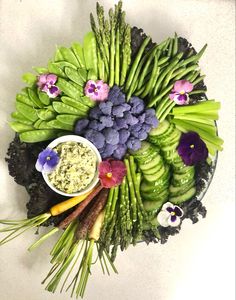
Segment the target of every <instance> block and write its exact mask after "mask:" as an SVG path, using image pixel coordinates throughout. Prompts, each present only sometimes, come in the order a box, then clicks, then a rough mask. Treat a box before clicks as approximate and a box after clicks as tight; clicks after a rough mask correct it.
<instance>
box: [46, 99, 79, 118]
mask: <svg viewBox="0 0 236 300" xmlns="http://www.w3.org/2000/svg"><path fill="white" fill-rule="evenodd" d="M52 106H53V108H54V110H55V111H56V112H57V113H59V114H69V115H78V116H81V115H82V114H81V111H80V110H79V109H76V108H74V107H72V106H70V105H67V104H65V103H62V102H57V101H53V103H52Z"/></svg>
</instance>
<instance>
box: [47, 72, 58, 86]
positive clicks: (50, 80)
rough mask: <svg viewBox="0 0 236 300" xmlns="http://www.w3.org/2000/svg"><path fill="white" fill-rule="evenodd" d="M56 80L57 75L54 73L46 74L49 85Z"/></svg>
mask: <svg viewBox="0 0 236 300" xmlns="http://www.w3.org/2000/svg"><path fill="white" fill-rule="evenodd" d="M56 81H57V76H56V75H55V74H48V75H47V83H50V84H51V85H53V84H55V83H56Z"/></svg>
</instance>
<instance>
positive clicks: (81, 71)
mask: <svg viewBox="0 0 236 300" xmlns="http://www.w3.org/2000/svg"><path fill="white" fill-rule="evenodd" d="M77 71H78V73H79V76H80V77H81V78H82V80H83V81H84V82H86V81H87V78H88V73H87V70H86V69H82V68H79V69H77Z"/></svg>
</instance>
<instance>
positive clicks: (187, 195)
mask: <svg viewBox="0 0 236 300" xmlns="http://www.w3.org/2000/svg"><path fill="white" fill-rule="evenodd" d="M195 194H196V188H195V187H192V188H191V189H189V190H188V191H187V192H185V193H183V194H182V195H178V196H175V197H170V198H169V201H170V202H172V203H173V204H177V205H178V204H181V203H183V202H185V201H187V200H189V199H190V198H192V197H193V196H194V195H195Z"/></svg>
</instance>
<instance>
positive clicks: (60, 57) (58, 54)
mask: <svg viewBox="0 0 236 300" xmlns="http://www.w3.org/2000/svg"><path fill="white" fill-rule="evenodd" d="M61 60H63V55H62V53H61V50H60V48H58V47H57V49H56V53H55V55H54V61H61Z"/></svg>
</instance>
